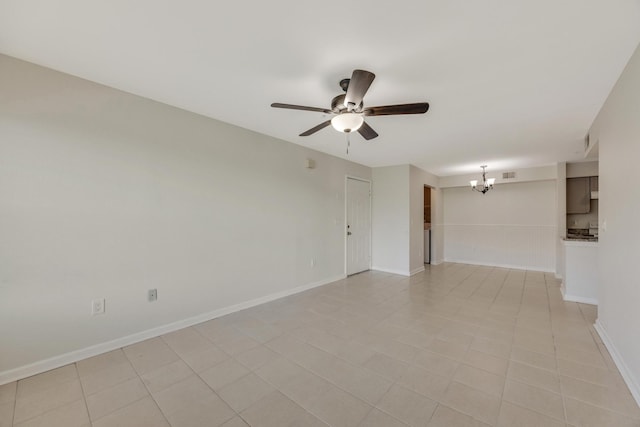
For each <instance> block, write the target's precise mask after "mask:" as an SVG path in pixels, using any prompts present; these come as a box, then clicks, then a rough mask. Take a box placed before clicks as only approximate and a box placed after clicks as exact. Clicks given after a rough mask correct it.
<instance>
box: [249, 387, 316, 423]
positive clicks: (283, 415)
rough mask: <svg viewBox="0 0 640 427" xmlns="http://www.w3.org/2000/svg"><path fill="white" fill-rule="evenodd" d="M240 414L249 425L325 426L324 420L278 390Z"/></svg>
mask: <svg viewBox="0 0 640 427" xmlns="http://www.w3.org/2000/svg"><path fill="white" fill-rule="evenodd" d="M240 416H241V417H242V418H243V419H244V420H246V422H247V423H248V424H249V425H250V426H251V427H282V426H305V427H307V426H309V427H317V426H322V427H326V424H325V423H324V422H322V421H320V420H319V419H318V418H316V417H315V416H313V415H311V414H310V413H309V412H307V411H305V410H304V409H303V408H302V407H300V406H299V405H296V404H295V403H294V402H293V401H292V400H291V399H289V398H287V397H286V396H284V395H283V394H282V393H280V392H278V391H273V392H271V393H269V394H268V395H267V396H265V397H264V398H262V399H261V400H260V401H258V402H256V403H255V404H253V405H251V406H250V407H249V408H247V409H245V410H244V411H242V413H241V414H240Z"/></svg>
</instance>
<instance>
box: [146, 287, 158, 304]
mask: <svg viewBox="0 0 640 427" xmlns="http://www.w3.org/2000/svg"><path fill="white" fill-rule="evenodd" d="M148 297H149V302H152V301H155V300H157V299H158V290H157V289H149V295H148Z"/></svg>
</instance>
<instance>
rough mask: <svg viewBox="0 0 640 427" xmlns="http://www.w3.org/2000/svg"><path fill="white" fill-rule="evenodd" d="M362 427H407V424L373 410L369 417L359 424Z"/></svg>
mask: <svg viewBox="0 0 640 427" xmlns="http://www.w3.org/2000/svg"><path fill="white" fill-rule="evenodd" d="M359 425H360V426H362V427H406V426H407V424H405V423H403V422H401V421H400V420H398V419H396V418H394V417H392V416H391V415H389V414H386V413H384V412H382V411H380V410H378V409H376V408H373V409H372V410H371V411H369V413H368V414H367V416H366V417H365V418H364V420H362V422H361V423H360V424H359Z"/></svg>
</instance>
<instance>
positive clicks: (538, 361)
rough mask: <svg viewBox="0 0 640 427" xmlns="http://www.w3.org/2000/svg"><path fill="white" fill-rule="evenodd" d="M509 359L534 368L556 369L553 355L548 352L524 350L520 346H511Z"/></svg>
mask: <svg viewBox="0 0 640 427" xmlns="http://www.w3.org/2000/svg"><path fill="white" fill-rule="evenodd" d="M511 360H515V361H516V362H520V363H524V364H526V365H531V366H535V367H536V368H541V369H547V370H549V371H556V370H557V365H556V359H555V357H553V356H550V355H548V354H542V353H537V352H534V351H529V350H525V349H523V348H520V347H513V349H512V351H511Z"/></svg>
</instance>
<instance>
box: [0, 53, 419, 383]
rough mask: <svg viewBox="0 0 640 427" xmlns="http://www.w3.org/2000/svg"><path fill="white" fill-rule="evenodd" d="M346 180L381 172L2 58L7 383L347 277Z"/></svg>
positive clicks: (0, 288) (2, 328)
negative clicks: (94, 312)
mask: <svg viewBox="0 0 640 427" xmlns="http://www.w3.org/2000/svg"><path fill="white" fill-rule="evenodd" d="M306 158H312V159H313V160H314V161H315V164H316V168H315V169H306V168H305V159H306ZM345 175H351V176H358V177H362V178H366V179H371V169H370V168H368V167H364V166H361V165H357V164H355V163H350V162H348V161H345V160H341V159H338V158H335V157H331V156H329V155H325V154H321V153H318V152H315V151H312V150H308V149H305V148H303V147H300V146H297V145H294V144H290V143H286V142H283V141H280V140H276V139H274V138H270V137H266V136H263V135H259V134H256V133H254V132H250V131H247V130H244V129H240V128H237V127H234V126H231V125H227V124H224V123H221V122H218V121H215V120H211V119H208V118H205V117H202V116H199V115H196V114H192V113H188V112H185V111H182V110H179V109H176V108H172V107H169V106H166V105H163V104H160V103H157V102H153V101H150V100H147V99H143V98H140V97H136V96H132V95H129V94H126V93H123V92H119V91H116V90H113V89H110V88H107V87H104V86H100V85H97V84H94V83H90V82H87V81H84V80H80V79H77V78H74V77H71V76H68V75H64V74H61V73H57V72H54V71H51V70H48V69H45V68H41V67H38V66H35V65H31V64H28V63H25V62H21V61H18V60H15V59H11V58H9V57H6V56H0V195H1V197H0V236H1V237H0V343H1V344H0V345H1V347H2V350H1V351H0V383H2V382H3V381H5V382H6V381H7V380H11V379H14V378H15V377H20V376H26V375H28V374H30V373H33V372H34V371H38V370H39V369H40V370H41V368H51V367H54V366H55V365H56V364H61V363H68V362H69V359H70V358H74V357H76V356H87V355H89V354H90V353H92V352H93V353H96V352H100V351H104V350H106V349H108V348H109V347H110V346H111V347H114V346H115V347H117V346H120V345H122V344H123V342H126V341H127V339H130V340H136V339H141V338H144V337H145V336H148V335H153V334H158V333H160V332H161V331H162V328H163V327H167V325H170V326H169V327H179V326H184V325H185V322H187V323H188V322H190V321H195V320H199V319H200V320H203V319H205V318H207V317H210V316H211V315H212V313H213V314H215V313H220V312H221V310H222V311H224V310H225V309H228V308H229V307H234V306H236V305H237V304H245V303H247V302H249V303H250V302H252V301H254V302H255V301H257V300H259V299H261V298H265V297H270V296H277V295H283V294H287V293H290V292H293V291H295V290H299V289H301V288H304V287H308V286H313V285H316V284H319V283H323V282H326V281H330V280H333V279H336V278H340V277H342V276H343V274H344V215H345V214H344V212H345V209H344V189H345ZM407 191H408V190H407ZM311 259H314V260H315V266H312V265H311V264H312V263H311V262H310V261H311ZM150 288H157V289H158V301H157V302H154V303H149V302H147V290H148V289H150ZM94 298H106V314H105V315H102V316H95V317H92V316H91V315H90V307H91V300H92V299H94ZM236 307H237V306H236ZM173 322H177V323H173ZM171 325H173V326H171ZM154 328H160V329H154ZM145 334H147V335H145ZM127 337H128V338H127ZM123 339H124V341H123ZM112 340H115V341H112ZM91 346H97V347H91ZM83 349H84V350H83ZM87 349H88V350H87ZM73 351H84V353H75V354H70V355H69V354H67V355H65V354H66V353H68V352H73ZM47 359H49V360H47ZM33 363H36V365H37V364H38V363H40V365H37V366H36V365H34V366H29V364H33Z"/></svg>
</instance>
